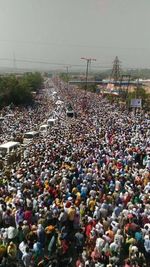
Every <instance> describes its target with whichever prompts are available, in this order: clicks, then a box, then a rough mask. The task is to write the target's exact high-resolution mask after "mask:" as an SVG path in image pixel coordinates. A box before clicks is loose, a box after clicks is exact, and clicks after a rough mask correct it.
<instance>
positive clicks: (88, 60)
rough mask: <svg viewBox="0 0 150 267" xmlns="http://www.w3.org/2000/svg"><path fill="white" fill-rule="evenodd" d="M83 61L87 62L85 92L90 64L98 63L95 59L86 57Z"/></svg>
mask: <svg viewBox="0 0 150 267" xmlns="http://www.w3.org/2000/svg"><path fill="white" fill-rule="evenodd" d="M81 59H83V60H86V78H85V90H86V91H87V83H88V72H89V64H91V61H96V59H95V58H86V57H81Z"/></svg>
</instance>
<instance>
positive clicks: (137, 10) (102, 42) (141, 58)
mask: <svg viewBox="0 0 150 267" xmlns="http://www.w3.org/2000/svg"><path fill="white" fill-rule="evenodd" d="M149 12H150V0H0V33H1V34H0V68H3V67H10V68H14V69H15V68H16V69H19V68H39V69H43V70H45V69H55V68H57V69H58V68H59V69H65V68H66V66H69V67H70V69H72V70H75V69H78V68H80V67H81V68H84V67H85V66H86V61H85V60H82V59H81V57H85V58H92V59H96V61H92V62H91V68H93V69H97V70H98V69H100V70H101V69H107V68H111V67H112V62H113V60H114V58H115V56H118V57H119V59H120V61H121V67H122V68H148V67H149V68H150V60H149V59H150V29H149V25H150V15H149Z"/></svg>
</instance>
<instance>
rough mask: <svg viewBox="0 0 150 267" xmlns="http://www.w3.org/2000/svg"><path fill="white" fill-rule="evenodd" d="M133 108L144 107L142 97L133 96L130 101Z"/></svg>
mask: <svg viewBox="0 0 150 267" xmlns="http://www.w3.org/2000/svg"><path fill="white" fill-rule="evenodd" d="M130 107H131V108H141V107H142V99H137V98H133V99H131V103H130Z"/></svg>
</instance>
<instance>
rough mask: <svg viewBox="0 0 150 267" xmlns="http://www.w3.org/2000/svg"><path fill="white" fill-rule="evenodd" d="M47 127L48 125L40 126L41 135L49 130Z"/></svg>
mask: <svg viewBox="0 0 150 267" xmlns="http://www.w3.org/2000/svg"><path fill="white" fill-rule="evenodd" d="M49 127H50V126H49V125H48V124H43V125H41V126H40V128H39V132H40V133H42V134H46V133H47V132H48V130H49Z"/></svg>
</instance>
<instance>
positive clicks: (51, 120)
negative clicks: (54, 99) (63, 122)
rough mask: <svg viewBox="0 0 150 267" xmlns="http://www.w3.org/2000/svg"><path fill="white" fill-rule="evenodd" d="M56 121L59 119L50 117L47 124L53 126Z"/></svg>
mask: <svg viewBox="0 0 150 267" xmlns="http://www.w3.org/2000/svg"><path fill="white" fill-rule="evenodd" d="M56 121H57V119H53V118H51V119H48V120H47V124H48V125H49V126H53V125H55V123H56Z"/></svg>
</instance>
